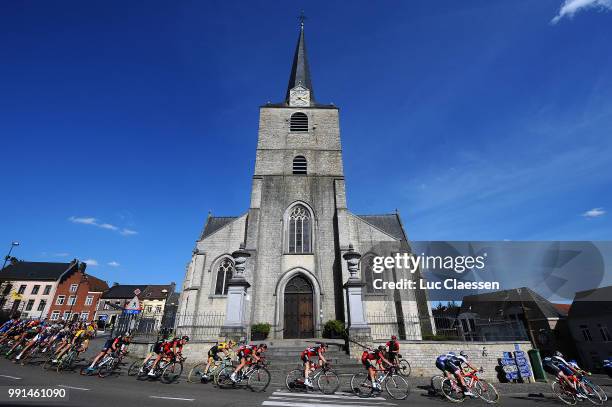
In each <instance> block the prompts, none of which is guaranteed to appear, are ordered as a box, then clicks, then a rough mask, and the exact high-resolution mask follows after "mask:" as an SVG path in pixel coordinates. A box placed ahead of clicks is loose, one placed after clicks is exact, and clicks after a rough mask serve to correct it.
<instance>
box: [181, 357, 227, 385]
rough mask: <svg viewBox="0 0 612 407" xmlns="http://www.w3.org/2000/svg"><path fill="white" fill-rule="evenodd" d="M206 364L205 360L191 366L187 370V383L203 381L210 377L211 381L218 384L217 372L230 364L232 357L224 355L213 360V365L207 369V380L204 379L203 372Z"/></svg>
mask: <svg viewBox="0 0 612 407" xmlns="http://www.w3.org/2000/svg"><path fill="white" fill-rule="evenodd" d="M206 364H207V362H202V363H198V364H197V365H195V366H194V367H192V368H191V370H190V371H189V374H188V375H187V381H188V382H189V383H196V382H200V383H205V382H208V381H210V378H212V381H213V383H214V384H218V380H219V373H220V372H221V371H222V370H223V369H224V368H226V367H227V366H232V358H231V357H226V358H223V359H221V360H216V361H214V363H213V365H212V366H211V367H210V368H209V369H208V375H207V376H208V378H209V379H208V380H207V381H205V380H204V372H205V370H206Z"/></svg>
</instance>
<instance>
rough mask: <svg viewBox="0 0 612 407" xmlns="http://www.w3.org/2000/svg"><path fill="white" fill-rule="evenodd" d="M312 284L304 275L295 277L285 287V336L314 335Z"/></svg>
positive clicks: (308, 336) (306, 336)
mask: <svg viewBox="0 0 612 407" xmlns="http://www.w3.org/2000/svg"><path fill="white" fill-rule="evenodd" d="M312 297H313V295H312V286H311V285H310V283H309V282H308V280H307V279H306V278H304V277H302V276H295V277H293V278H292V279H291V280H290V281H289V282H288V283H287V286H286V287H285V301H284V304H285V310H284V312H285V317H284V322H285V332H284V335H283V337H284V338H312V337H314V312H313V298H312Z"/></svg>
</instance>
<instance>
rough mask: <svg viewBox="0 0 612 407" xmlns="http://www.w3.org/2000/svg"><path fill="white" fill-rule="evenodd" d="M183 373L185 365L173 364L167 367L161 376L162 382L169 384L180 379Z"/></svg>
mask: <svg viewBox="0 0 612 407" xmlns="http://www.w3.org/2000/svg"><path fill="white" fill-rule="evenodd" d="M181 373H183V364H182V363H181V362H173V363H170V364H169V365H168V366H166V367H165V369H164V371H163V372H162V375H161V380H162V382H164V383H166V384H169V383H172V382H173V381H175V380H176V379H178V378H179V377H180V376H181Z"/></svg>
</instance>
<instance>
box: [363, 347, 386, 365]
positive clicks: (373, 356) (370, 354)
mask: <svg viewBox="0 0 612 407" xmlns="http://www.w3.org/2000/svg"><path fill="white" fill-rule="evenodd" d="M383 357H384V356H383V353H382V351H380V350H378V349H376V350H365V351H363V353H362V354H361V363H362V364H363V365H364V366H365V367H366V368H370V367H373V368H375V367H376V366H375V365H376V363H380V362H381V360H382V358H383Z"/></svg>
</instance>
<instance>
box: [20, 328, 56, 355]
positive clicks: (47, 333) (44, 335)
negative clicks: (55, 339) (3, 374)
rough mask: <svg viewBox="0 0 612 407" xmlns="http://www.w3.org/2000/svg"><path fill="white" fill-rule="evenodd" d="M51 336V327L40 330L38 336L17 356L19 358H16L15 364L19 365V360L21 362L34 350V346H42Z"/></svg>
mask: <svg viewBox="0 0 612 407" xmlns="http://www.w3.org/2000/svg"><path fill="white" fill-rule="evenodd" d="M51 335H52V331H51V327H46V328H40V329H38V333H37V334H36V335H34V337H33V338H32V339H30V340H29V341H28V343H27V344H26V346H25V347H24V348H23V350H22V351H21V352H20V353H19V355H17V357H16V358H15V363H17V362H18V361H19V360H21V358H22V357H23V356H24V355H25V354H27V352H28V351H29V350H30V349H32V348H33V347H34V345H37V344H38V345H41V344H42V343H43V342H45V341H46V340H47V339H48V338H49V337H51Z"/></svg>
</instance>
